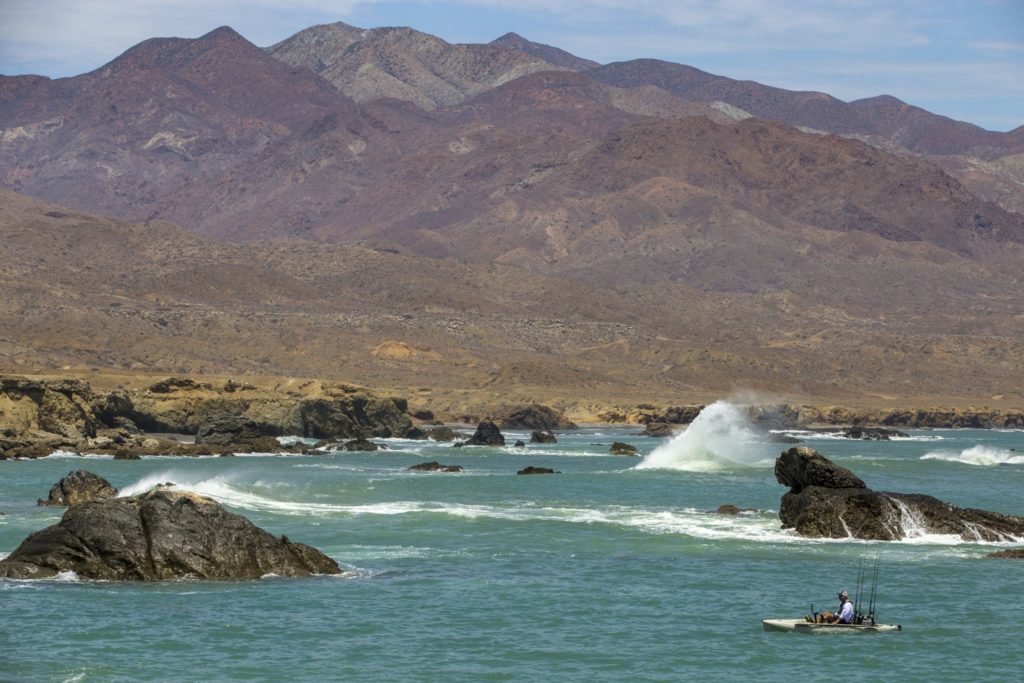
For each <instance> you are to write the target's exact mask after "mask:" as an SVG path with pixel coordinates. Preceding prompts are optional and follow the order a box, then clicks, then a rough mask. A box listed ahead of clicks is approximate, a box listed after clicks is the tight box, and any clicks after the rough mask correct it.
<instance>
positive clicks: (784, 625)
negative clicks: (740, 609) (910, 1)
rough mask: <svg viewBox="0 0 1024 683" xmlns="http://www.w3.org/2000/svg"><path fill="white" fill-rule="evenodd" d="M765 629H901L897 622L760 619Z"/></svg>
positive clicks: (836, 631) (865, 630)
mask: <svg viewBox="0 0 1024 683" xmlns="http://www.w3.org/2000/svg"><path fill="white" fill-rule="evenodd" d="M761 625H762V626H764V630H765V631H795V632H796V633H888V632H890V631H902V630H903V627H902V626H900V625H899V624H815V623H813V622H810V621H807V620H806V619H762V620H761Z"/></svg>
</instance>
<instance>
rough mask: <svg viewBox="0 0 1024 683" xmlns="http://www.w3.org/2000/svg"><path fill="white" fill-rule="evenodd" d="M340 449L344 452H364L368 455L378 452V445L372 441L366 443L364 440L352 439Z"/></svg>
mask: <svg viewBox="0 0 1024 683" xmlns="http://www.w3.org/2000/svg"><path fill="white" fill-rule="evenodd" d="M342 448H344V449H345V450H346V451H365V452H368V453H372V452H373V451H377V450H380V446H379V445H377V444H375V443H373V442H372V441H367V440H366V439H352V440H351V441H346V442H345V444H344V446H342Z"/></svg>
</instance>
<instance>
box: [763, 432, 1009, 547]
mask: <svg viewBox="0 0 1024 683" xmlns="http://www.w3.org/2000/svg"><path fill="white" fill-rule="evenodd" d="M775 477H776V479H777V480H778V481H779V483H780V484H783V485H784V486H789V487H790V490H789V491H788V492H787V493H786V494H785V495H783V496H782V503H781V505H780V507H779V517H780V519H781V520H782V526H783V527H784V528H793V529H795V530H796V532H797V533H798V534H800V535H801V536H809V537H814V538H822V537H824V538H847V537H853V538H861V539H866V540H882V541H892V540H898V539H901V538H905V537H906V536H907V535H908V534H922V533H928V534H954V535H957V536H959V537H960V538H962V539H964V540H967V541H1012V540H1017V539H1019V538H1022V537H1024V517H1017V516H1012V515H1003V514H999V513H996V512H988V511H986V510H977V509H973V508H958V507H955V506H953V505H950V504H949V503H944V502H943V501H941V500H938V499H937V498H933V497H931V496H926V495H923V494H907V493H891V492H880V491H873V490H871V489H869V488H867V486H866V485H865V484H864V482H863V481H861V480H860V479H859V478H858V477H857V476H856V475H854V474H853V473H852V472H850V471H849V470H848V469H846V468H845V467H840V466H839V465H836V464H835V463H833V462H832V461H831V460H829V459H828V458H826V457H824V456H823V455H821V454H820V453H818V452H817V451H815V450H813V449H810V448H791V449H789V450H788V451H786V452H784V453H782V455H780V456H779V457H778V459H777V460H776V461H775Z"/></svg>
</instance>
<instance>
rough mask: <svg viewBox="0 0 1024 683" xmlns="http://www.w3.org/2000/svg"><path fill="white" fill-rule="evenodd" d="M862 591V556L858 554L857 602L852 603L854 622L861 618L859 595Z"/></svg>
mask: <svg viewBox="0 0 1024 683" xmlns="http://www.w3.org/2000/svg"><path fill="white" fill-rule="evenodd" d="M863 593H864V556H863V555H861V556H860V564H859V565H858V566H857V602H856V603H854V605H853V619H854V621H856V622H858V623H859V622H860V621H861V619H862V618H863V616H864V615H863V614H861V611H860V607H861V595H863Z"/></svg>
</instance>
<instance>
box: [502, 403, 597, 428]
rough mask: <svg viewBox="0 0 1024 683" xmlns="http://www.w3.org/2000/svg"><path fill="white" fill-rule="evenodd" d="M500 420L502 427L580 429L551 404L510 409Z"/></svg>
mask: <svg viewBox="0 0 1024 683" xmlns="http://www.w3.org/2000/svg"><path fill="white" fill-rule="evenodd" d="M498 422H499V423H500V424H501V428H502V429H538V430H544V431H548V432H550V431H553V430H556V429H578V427H577V426H576V424H575V423H574V422H573V421H572V420H570V419H569V418H567V417H566V416H565V415H563V414H562V413H560V412H558V411H557V410H555V409H554V408H551V407H550V406H544V405H539V404H536V403H534V404H532V405H526V406H518V407H516V408H512V409H510V410H508V411H507V412H506V413H505V414H504V415H502V416H501V417H500V418H499V419H498Z"/></svg>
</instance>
